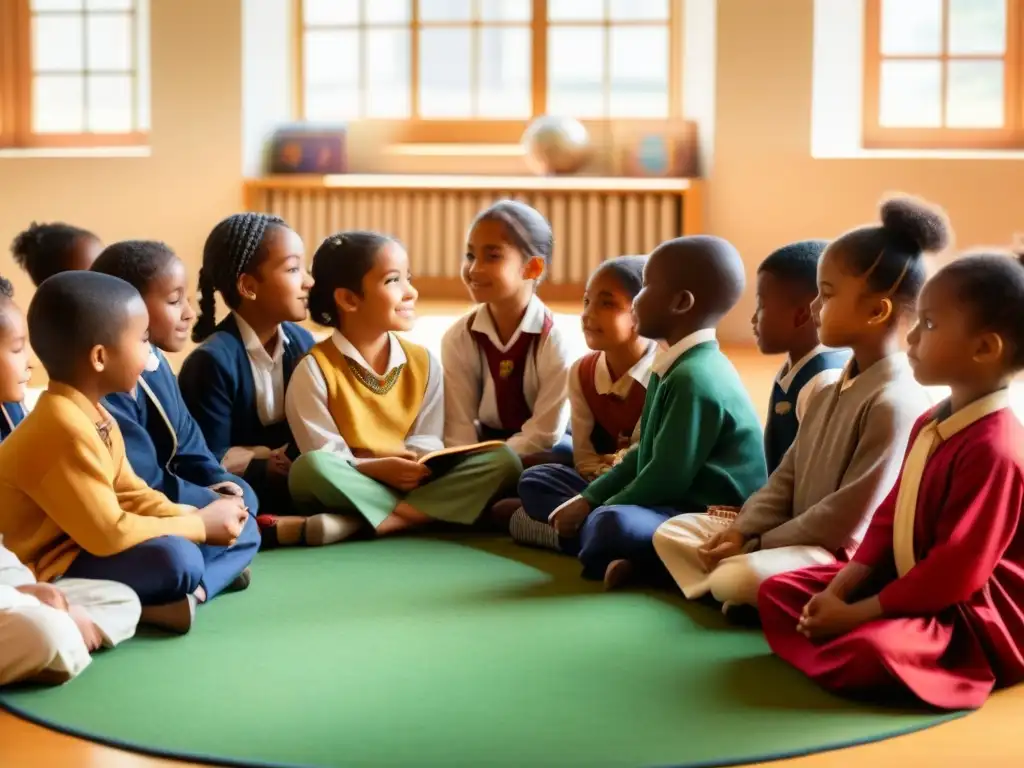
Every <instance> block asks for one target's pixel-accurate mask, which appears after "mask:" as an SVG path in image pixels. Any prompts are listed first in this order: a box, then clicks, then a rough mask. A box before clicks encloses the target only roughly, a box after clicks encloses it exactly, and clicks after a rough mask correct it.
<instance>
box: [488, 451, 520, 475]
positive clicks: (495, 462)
mask: <svg viewBox="0 0 1024 768" xmlns="http://www.w3.org/2000/svg"><path fill="white" fill-rule="evenodd" d="M490 466H491V471H492V472H493V473H494V475H495V477H496V478H498V479H500V481H501V482H502V484H508V483H514V482H516V481H517V480H519V477H520V475H522V474H523V462H522V461H521V460H520V458H519V454H517V453H516V452H515V451H513V450H512V449H511V448H509V447H508V446H507V445H503V446H501V447H500V448H495V449H494V450H493V451H491V452H490Z"/></svg>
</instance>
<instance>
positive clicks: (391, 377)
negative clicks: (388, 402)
mask: <svg viewBox="0 0 1024 768" xmlns="http://www.w3.org/2000/svg"><path fill="white" fill-rule="evenodd" d="M345 362H346V363H348V369H349V370H350V371H352V373H353V374H354V375H355V377H356V379H358V380H359V383H360V384H362V385H363V386H364V387H366V388H367V389H368V390H370V391H371V392H373V394H375V395H386V394H387V393H388V392H390V391H391V388H392V387H393V386H395V382H397V381H398V376H399V374H401V373H402V369H403V368H405V363H402V364H401V365H399V366H398V367H396V368H392V369H391V370H390V371H388V373H387V376H385V377H384V378H383V379H379V378H377V376H376V375H375V374H373V373H371V372H370V371H368V370H366V369H365V368H363V366H361V365H359V363H357V362H355V361H353V360H352V359H351V358H348V357H346V358H345Z"/></svg>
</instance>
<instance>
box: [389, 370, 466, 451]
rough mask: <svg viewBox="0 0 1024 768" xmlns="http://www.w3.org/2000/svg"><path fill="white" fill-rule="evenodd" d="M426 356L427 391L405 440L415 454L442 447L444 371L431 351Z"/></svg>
mask: <svg viewBox="0 0 1024 768" xmlns="http://www.w3.org/2000/svg"><path fill="white" fill-rule="evenodd" d="M427 356H428V357H429V360H430V368H429V369H428V371H427V391H426V394H424V396H423V406H422V407H421V408H420V413H419V415H418V416H417V417H416V421H414V422H413V425H412V428H411V429H410V430H409V436H408V437H407V438H406V440H405V447H406V448H408V449H409V450H410V451H414V452H415V453H416V455H417V456H423V455H424V454H427V453H430V452H431V451H439V450H441V449H442V448H444V426H445V425H444V371H443V370H442V368H441V361H440V360H438V359H437V358H436V357H434V355H433V353H431V352H427ZM474 430H475V428H474Z"/></svg>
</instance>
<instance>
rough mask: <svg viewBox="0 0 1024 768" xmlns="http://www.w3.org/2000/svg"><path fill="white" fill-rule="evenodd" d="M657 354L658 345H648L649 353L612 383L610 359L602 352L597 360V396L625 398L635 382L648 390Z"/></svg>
mask: <svg viewBox="0 0 1024 768" xmlns="http://www.w3.org/2000/svg"><path fill="white" fill-rule="evenodd" d="M657 354H658V345H657V343H656V342H653V341H652V342H651V343H650V344H648V345H647V351H646V352H644V356H643V357H641V358H640V359H639V360H637V361H636V363H634V364H633V367H632V368H630V369H629V370H628V371H626V372H625V373H624V374H623V375H622V376H620V377H619V378H618V379H617V380H616V381H612V374H611V371H610V370H608V358H607V357H606V356H605V354H604V352H602V353H601V354H600V356H599V357H598V359H597V370H596V371H594V389H596V390H597V394H599V395H609V394H611V395H615V396H616V397H625V396H626V395H628V394H629V389H630V387H631V386H632V385H633V382H634V381H635V382H636V383H637V384H639V385H640V386H641V387H644V388H645V389H646V388H647V382H648V380H649V379H650V378H651V364H652V363H653V362H654V357H655V355H657Z"/></svg>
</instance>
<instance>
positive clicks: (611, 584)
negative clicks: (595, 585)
mask: <svg viewBox="0 0 1024 768" xmlns="http://www.w3.org/2000/svg"><path fill="white" fill-rule="evenodd" d="M632 575H633V564H632V563H631V562H629V560H612V561H611V562H610V563H608V567H607V568H606V569H605V572H604V588H605V591H606V592H611V591H612V590H614V589H618V588H619V587H621V586H622V585H623V584H625V583H626V582H627V581H629V579H630V577H631V576H632Z"/></svg>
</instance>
